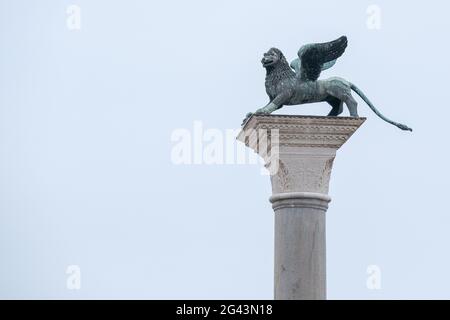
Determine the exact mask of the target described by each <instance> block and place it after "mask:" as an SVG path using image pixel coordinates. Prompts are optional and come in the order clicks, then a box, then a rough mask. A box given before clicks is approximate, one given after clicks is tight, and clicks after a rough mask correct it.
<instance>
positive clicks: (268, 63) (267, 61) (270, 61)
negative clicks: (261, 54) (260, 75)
mask: <svg viewBox="0 0 450 320" xmlns="http://www.w3.org/2000/svg"><path fill="white" fill-rule="evenodd" d="M261 63H262V64H263V66H268V65H270V64H272V63H273V60H272V59H270V58H262V60H261Z"/></svg>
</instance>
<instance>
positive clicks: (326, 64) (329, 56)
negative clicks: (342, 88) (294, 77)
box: [291, 36, 347, 81]
mask: <svg viewBox="0 0 450 320" xmlns="http://www.w3.org/2000/svg"><path fill="white" fill-rule="evenodd" d="M346 48H347V37H345V36H342V37H340V38H339V39H336V40H334V41H330V42H325V43H312V44H307V45H304V46H303V47H301V48H300V50H298V59H295V60H294V61H292V62H291V68H293V69H294V70H295V72H296V73H297V74H298V75H299V76H300V78H301V79H302V80H305V81H315V80H317V79H318V78H319V76H320V73H321V72H322V71H323V70H326V69H329V68H331V67H332V66H334V64H335V63H336V60H337V59H338V58H339V57H340V56H342V54H343V53H344V52H345V49H346Z"/></svg>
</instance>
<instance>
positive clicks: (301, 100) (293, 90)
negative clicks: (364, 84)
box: [243, 36, 412, 131]
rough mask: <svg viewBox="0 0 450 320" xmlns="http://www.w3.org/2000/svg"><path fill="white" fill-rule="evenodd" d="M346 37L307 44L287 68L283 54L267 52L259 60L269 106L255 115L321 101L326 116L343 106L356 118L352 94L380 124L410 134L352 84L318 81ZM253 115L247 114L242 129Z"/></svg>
mask: <svg viewBox="0 0 450 320" xmlns="http://www.w3.org/2000/svg"><path fill="white" fill-rule="evenodd" d="M347 43H348V42H347V37H345V36H342V37H340V38H339V39H336V40H334V41H331V42H326V43H313V44H307V45H304V46H303V47H301V48H300V50H299V51H298V58H297V59H295V60H294V61H292V62H291V64H290V65H289V64H288V62H287V60H286V58H285V56H284V55H283V53H282V52H281V51H280V50H279V49H277V48H271V49H270V50H269V51H267V52H266V53H265V54H264V57H263V58H262V60H261V63H262V65H263V67H264V68H265V69H266V82H265V84H266V92H267V95H268V96H269V98H270V101H269V103H268V104H267V105H266V106H265V107H263V108H260V109H258V110H256V111H255V114H270V113H272V112H274V111H275V110H278V109H280V108H282V107H283V106H284V105H299V104H305V103H313V102H322V101H325V102H327V103H328V104H330V105H331V107H332V109H331V111H330V113H329V114H328V116H334V117H336V116H338V115H340V114H341V113H342V111H343V105H344V103H345V105H346V106H347V108H348V110H349V112H350V116H352V117H358V110H357V107H358V103H357V102H356V100H355V99H354V98H353V97H352V94H351V93H352V91H354V92H356V93H357V94H358V95H359V96H360V97H361V98H362V99H363V100H364V101H365V102H366V103H367V105H368V106H369V107H370V108H371V109H372V110H373V112H375V114H376V115H377V116H379V117H380V118H381V119H383V120H384V121H386V122H388V123H390V124H392V125H394V126H397V127H398V128H400V129H402V130H407V131H412V129H411V128H409V127H408V126H406V125H404V124H401V123H398V122H395V121H392V120H390V119H388V118H386V117H385V116H384V115H382V114H381V112H380V111H378V110H377V109H376V108H375V106H374V105H373V104H372V102H371V101H370V100H369V99H368V98H367V97H366V95H365V94H364V93H363V92H362V91H361V90H360V89H359V88H358V87H357V86H356V85H354V84H353V83H351V82H349V81H347V80H345V79H342V78H338V77H333V78H329V79H326V80H318V79H319V76H320V73H321V72H322V71H323V70H326V69H329V68H331V67H332V66H333V65H334V64H335V63H336V60H337V59H338V58H339V57H340V56H342V54H343V53H344V51H345V49H346V48H347ZM252 114H253V113H248V114H247V117H246V118H245V119H244V122H243V125H244V124H245V123H246V121H247V120H248V119H249V118H250V117H251V115H252Z"/></svg>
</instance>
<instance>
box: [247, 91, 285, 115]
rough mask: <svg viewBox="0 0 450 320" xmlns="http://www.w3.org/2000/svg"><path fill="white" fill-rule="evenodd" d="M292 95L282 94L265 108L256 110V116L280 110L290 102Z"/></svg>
mask: <svg viewBox="0 0 450 320" xmlns="http://www.w3.org/2000/svg"><path fill="white" fill-rule="evenodd" d="M289 97H290V93H289V92H284V93H280V94H279V95H277V96H276V97H275V99H273V100H272V101H271V102H270V103H269V104H268V105H267V106H265V107H264V108H261V109H258V110H256V112H255V113H256V114H270V113H272V112H274V111H276V110H278V109H280V108H282V107H283V105H284V104H285V103H286V102H287V101H288V100H289Z"/></svg>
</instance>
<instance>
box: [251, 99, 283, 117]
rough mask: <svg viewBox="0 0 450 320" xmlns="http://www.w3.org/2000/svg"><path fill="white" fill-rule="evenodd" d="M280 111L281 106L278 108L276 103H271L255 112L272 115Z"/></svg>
mask: <svg viewBox="0 0 450 320" xmlns="http://www.w3.org/2000/svg"><path fill="white" fill-rule="evenodd" d="M278 109H280V107H279V106H277V105H276V104H275V103H273V102H270V103H269V104H268V105H267V106H265V107H263V108H260V109H258V110H256V111H255V114H270V113H272V112H274V111H275V110H278Z"/></svg>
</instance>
